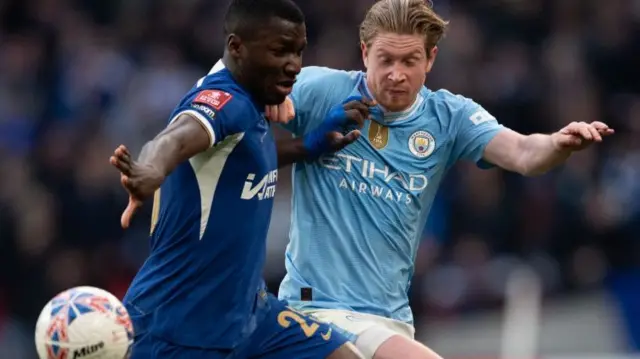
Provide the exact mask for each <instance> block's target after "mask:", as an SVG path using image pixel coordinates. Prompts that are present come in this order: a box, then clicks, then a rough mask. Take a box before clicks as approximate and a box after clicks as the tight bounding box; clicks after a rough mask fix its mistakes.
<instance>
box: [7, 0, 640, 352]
mask: <svg viewBox="0 0 640 359" xmlns="http://www.w3.org/2000/svg"><path fill="white" fill-rule="evenodd" d="M225 3H226V2H225V1H223V0H206V1H200V0H189V1H186V0H161V1H151V0H148V1H143V0H126V1H125V0H94V1H80V0H78V1H71V0H18V1H15V0H0V168H1V170H0V171H1V173H2V177H0V358H24V359H29V358H32V357H33V355H34V354H33V349H32V347H33V344H32V340H33V339H32V333H33V327H34V323H35V319H36V316H37V314H38V312H39V310H40V309H41V307H42V306H43V305H44V303H45V302H46V301H47V300H48V299H49V298H50V297H51V296H52V295H54V294H55V293H56V292H58V291H60V290H62V289H65V288H68V287H72V286H76V285H79V284H91V285H95V286H99V287H103V288H105V289H108V290H110V291H112V292H113V293H115V294H117V295H118V296H121V295H122V294H123V293H124V291H125V290H126V287H127V285H128V283H129V281H130V279H131V277H132V275H133V274H134V273H135V271H136V268H137V267H138V266H139V265H140V264H141V261H143V260H144V257H145V254H146V250H147V243H146V240H145V237H146V235H147V233H148V215H149V211H150V207H151V206H150V205H149V206H147V207H146V208H145V213H143V214H141V215H140V216H139V217H138V218H137V219H136V221H135V225H134V227H133V228H132V229H131V230H129V231H127V232H126V233H123V231H122V230H121V229H120V228H119V216H120V213H121V210H122V209H123V208H124V206H125V204H126V196H125V195H124V193H123V191H122V190H121V188H120V187H119V181H118V175H117V173H116V172H115V170H114V169H112V168H110V166H109V165H108V162H107V161H108V157H109V155H110V153H111V151H112V150H113V149H114V148H115V146H116V145H118V144H120V143H125V144H127V145H129V146H130V148H132V149H133V150H134V152H137V150H138V149H139V148H140V147H141V145H142V144H143V143H144V142H145V141H146V140H148V139H149V138H151V136H153V135H154V134H155V133H156V132H157V131H158V130H160V129H161V128H162V126H163V125H164V123H165V121H166V118H167V115H168V114H169V112H170V110H171V109H172V107H173V106H174V104H175V103H176V101H177V100H178V99H179V98H180V97H181V96H182V95H183V94H184V93H185V91H186V90H188V89H189V88H190V87H191V86H192V85H193V83H194V82H195V81H196V80H197V79H198V78H199V77H200V76H202V75H203V73H205V72H207V71H208V70H209V68H210V67H211V65H212V64H213V63H214V62H215V61H216V60H217V59H218V58H219V56H220V54H221V49H222V47H223V42H222V36H221V31H220V20H221V16H222V13H223V11H224V8H225ZM371 3H372V1H370V0H367V1H365V0H351V1H341V0H323V1H305V2H300V4H301V5H302V6H303V8H304V10H305V12H306V15H307V17H308V30H309V31H308V32H309V33H308V37H309V42H310V47H309V50H308V51H307V52H306V54H305V58H304V62H305V64H307V65H310V64H319V65H326V66H333V67H338V68H346V69H359V68H361V62H360V57H359V52H358V38H357V31H358V24H359V21H360V20H361V19H362V17H363V14H364V12H365V11H366V9H367V8H368V6H370V5H371ZM435 7H436V9H437V10H438V11H439V12H440V13H441V14H442V15H443V16H444V17H445V18H446V19H449V20H451V27H450V31H449V33H448V35H447V37H446V38H445V40H444V42H443V43H442V44H441V46H440V49H441V51H440V54H439V57H438V60H437V61H436V65H435V68H434V71H433V73H432V74H431V75H430V76H429V79H428V85H429V87H431V88H434V89H438V88H442V87H446V88H448V89H449V90H451V91H453V92H458V93H462V94H464V95H466V96H469V97H472V98H474V99H475V100H476V101H478V102H480V103H481V104H483V105H484V106H485V107H486V108H487V109H489V110H490V112H492V113H493V114H494V115H496V116H497V117H498V118H499V120H500V121H502V122H503V123H504V124H505V125H507V126H510V127H512V128H514V129H516V130H518V131H521V132H524V133H530V132H550V131H552V130H556V129H559V128H560V127H562V126H563V125H565V124H567V123H569V122H571V121H593V120H603V121H605V122H607V123H609V124H610V125H611V126H613V127H614V128H615V129H616V130H617V134H616V135H615V136H614V137H613V138H610V139H608V140H607V141H606V143H605V144H603V145H601V146H595V147H593V148H591V149H589V150H587V151H584V152H582V153H580V154H576V155H575V156H573V158H571V160H570V161H569V164H568V165H566V166H565V167H563V168H561V169H559V170H557V171H554V172H553V173H550V174H548V175H546V176H543V177H540V178H535V179H524V178H521V177H519V176H516V175H510V174H506V173H504V172H502V171H499V170H491V171H480V170H477V169H475V168H472V166H468V165H461V166H458V167H457V168H456V169H455V171H453V173H451V174H450V175H449V176H448V179H447V180H446V181H445V182H444V186H443V188H442V190H441V193H440V196H439V197H438V200H437V202H436V204H435V206H434V208H433V213H432V216H431V217H430V220H429V225H428V227H427V230H426V231H425V235H424V240H423V243H422V246H421V249H420V253H419V256H418V267H417V273H416V276H415V279H414V284H413V288H412V289H413V290H412V297H413V300H414V308H415V312H416V314H417V324H418V338H419V339H421V340H423V341H425V342H426V343H427V344H429V345H431V346H432V347H434V348H435V349H436V350H438V351H440V352H441V353H443V354H448V355H449V356H451V357H455V356H466V357H475V358H477V357H479V356H480V355H482V356H484V357H487V356H494V357H495V356H496V355H499V354H500V353H502V354H505V353H507V354H508V353H509V351H508V350H507V349H505V348H504V345H502V344H504V343H503V341H501V340H502V339H505V338H511V339H509V340H507V344H509V343H512V345H513V343H515V342H518V341H519V340H523V341H524V343H525V344H522V343H521V344H522V345H516V346H520V347H521V348H522V347H523V346H524V347H526V346H527V345H531V342H533V343H535V344H534V347H535V348H537V349H538V351H539V353H540V354H545V355H556V354H564V355H571V354H576V355H579V354H584V353H592V354H593V353H595V354H601V355H599V356H596V357H600V358H614V356H607V355H604V354H607V353H608V354H612V355H615V354H620V353H624V352H628V351H632V350H638V348H640V343H639V342H640V339H638V337H639V336H640V335H639V334H638V332H639V331H640V329H638V327H639V326H640V324H637V323H635V322H636V321H640V308H639V307H640V279H639V278H640V270H639V268H638V267H639V264H640V260H639V257H640V252H639V244H640V238H639V235H638V233H639V232H638V230H640V228H639V227H640V142H637V141H639V140H640V71H638V70H637V67H638V65H640V32H639V31H638V30H639V22H640V1H638V0H607V1H604V2H603V1H596V0H556V1H554V0H435ZM284 173H287V174H288V172H287V171H283V175H281V179H282V180H281V182H280V183H279V188H278V203H277V208H276V211H275V214H274V218H273V221H272V233H271V235H270V242H269V244H270V246H269V249H270V253H269V265H268V267H267V268H266V275H267V278H268V279H269V282H270V286H271V289H272V290H275V289H277V284H278V281H279V279H280V278H281V276H282V274H283V264H282V253H283V249H284V245H285V244H286V240H287V239H286V235H287V227H288V210H289V202H288V201H289V194H290V183H289V176H288V175H286V176H285V175H284ZM363 235H365V234H363ZM522 265H525V266H526V268H529V269H533V271H534V273H536V276H535V278H537V279H538V280H539V281H540V282H541V284H542V286H541V288H542V289H543V290H542V293H543V294H544V301H543V302H542V309H543V310H542V314H541V317H540V318H539V319H540V320H539V322H538V323H537V324H536V320H535V318H537V316H536V315H528V314H535V310H536V308H538V306H537V305H535V303H533V304H531V305H530V306H529V305H528V304H527V303H528V302H530V301H528V300H527V298H529V299H530V298H534V297H535V290H533V289H530V288H529V287H527V286H528V285H529V284H527V283H528V282H526V281H525V282H521V281H518V280H514V281H511V283H515V287H517V286H518V283H520V284H522V283H524V286H525V287H526V288H524V289H523V290H521V291H520V292H521V294H520V295H515V296H514V298H516V299H515V300H513V301H510V302H509V303H515V304H516V305H515V306H514V308H515V310H514V311H511V310H507V311H504V310H503V309H504V308H505V306H504V300H503V299H504V298H505V288H506V287H508V286H507V284H506V283H508V282H509V280H508V279H509V278H511V276H510V275H509V274H510V273H512V269H513V268H521V267H522ZM527 288H529V289H527ZM221 295H224V294H221ZM518 308H519V309H518ZM527 308H528V309H527ZM503 313H516V314H511V315H509V316H507V317H508V318H511V319H513V318H516V319H515V321H514V322H512V323H511V324H508V322H509V321H510V320H511V319H509V320H506V321H505V320H504V317H503V315H502V314H503ZM518 313H519V314H518ZM518 318H519V319H518ZM212 320H213V321H215V318H212ZM505 323H506V324H507V325H506V327H505V326H504V324H505ZM514 323H515V324H514ZM505 328H507V330H504V329H505ZM509 328H510V329H509ZM505 333H506V335H507V336H506V337H505V336H504V334H505ZM517 333H520V334H517ZM527 333H529V334H527ZM535 333H539V334H540V335H539V336H538V339H539V340H533V339H535V338H536V335H535ZM509 335H512V336H513V337H510V336H509ZM514 338H515V339H514ZM527 338H529V339H527ZM532 338H533V339H532ZM632 338H635V341H634V340H632ZM514 341H515V342H514ZM501 343H502V344H501ZM526 343H529V344H526ZM507 346H508V345H507ZM505 355H506V354H505Z"/></svg>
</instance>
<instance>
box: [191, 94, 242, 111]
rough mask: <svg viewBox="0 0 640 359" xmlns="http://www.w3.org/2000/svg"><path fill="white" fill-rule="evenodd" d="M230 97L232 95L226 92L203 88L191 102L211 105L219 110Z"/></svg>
mask: <svg viewBox="0 0 640 359" xmlns="http://www.w3.org/2000/svg"><path fill="white" fill-rule="evenodd" d="M232 98H233V96H232V95H231V94H230V93H228V92H224V91H219V90H204V91H201V92H200V93H198V96H196V98H195V99H194V100H193V102H194V103H201V104H203V105H207V106H211V107H213V108H214V109H216V110H221V109H222V108H223V107H224V105H226V104H227V103H228V102H229V101H230V100H231V99H232Z"/></svg>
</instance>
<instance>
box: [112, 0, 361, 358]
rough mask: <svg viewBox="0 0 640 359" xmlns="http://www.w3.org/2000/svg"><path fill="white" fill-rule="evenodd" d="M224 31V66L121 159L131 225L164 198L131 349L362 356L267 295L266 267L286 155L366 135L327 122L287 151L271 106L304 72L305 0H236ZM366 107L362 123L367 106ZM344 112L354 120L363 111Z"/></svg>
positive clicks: (132, 296)
mask: <svg viewBox="0 0 640 359" xmlns="http://www.w3.org/2000/svg"><path fill="white" fill-rule="evenodd" d="M225 32H226V34H227V46H226V49H225V55H224V58H223V60H222V61H221V62H220V66H218V68H217V69H215V71H212V72H211V73H210V74H209V75H207V76H205V77H204V78H202V79H200V80H199V81H197V83H196V85H195V86H194V87H193V88H192V89H191V90H190V91H189V92H188V93H187V94H186V95H185V97H184V98H183V99H182V100H181V101H180V103H179V104H178V105H177V107H176V108H175V110H174V111H173V113H172V114H171V117H170V121H169V124H168V126H167V127H166V129H165V130H164V131H162V132H161V133H160V134H159V135H157V136H156V138H155V139H153V140H152V141H150V142H149V143H147V144H146V145H145V146H144V148H143V149H142V152H141V154H140V156H139V158H138V160H137V161H134V160H133V159H132V158H131V155H130V153H129V151H128V150H127V149H126V147H124V146H120V147H119V148H117V149H116V151H115V153H114V155H113V156H112V157H111V159H110V161H111V164H112V165H114V166H115V167H116V168H117V169H118V170H119V171H120V172H121V182H122V184H123V186H124V187H125V189H126V190H127V191H128V192H129V195H130V199H129V205H128V207H127V209H125V212H124V213H123V216H122V225H123V227H125V228H126V227H128V226H129V223H130V220H131V216H132V215H133V213H134V212H135V210H136V209H137V208H138V207H140V206H141V205H142V201H143V200H144V199H146V198H149V197H150V196H152V195H153V196H154V197H155V201H154V208H153V213H152V223H151V235H150V245H151V253H150V255H149V258H148V259H147V260H146V261H145V263H144V264H143V265H142V268H141V269H140V270H139V272H138V274H137V275H136V277H135V279H134V280H133V282H132V283H131V286H130V288H129V290H128V292H127V294H126V296H125V298H124V300H123V302H124V304H125V306H126V307H127V310H128V312H129V314H130V316H131V318H132V321H133V324H134V331H135V338H134V344H133V347H132V351H131V358H132V359H139V358H140V359H141V358H163V359H173V358H176V359H177V358H189V359H205V358H206V359H216V358H221V359H222V358H256V359H258V358H260V359H271V358H273V359H278V358H282V359H288V358H309V359H312V358H318V359H319V358H332V359H353V358H359V357H360V355H359V354H358V352H357V350H356V349H355V348H354V346H353V344H351V343H349V342H348V339H347V338H345V337H344V336H342V335H341V334H340V333H336V332H334V331H333V329H332V327H330V326H329V325H327V324H323V323H319V322H317V321H315V320H313V319H310V318H308V317H306V316H305V315H303V314H300V313H297V312H296V311H294V310H293V309H291V308H289V307H288V306H287V303H286V302H283V301H279V300H278V299H277V298H275V297H274V296H273V295H271V294H268V293H267V292H266V289H265V285H264V281H263V279H262V277H261V272H262V269H263V268H262V267H263V264H264V261H265V252H266V248H265V247H266V236H267V231H268V227H269V221H270V218H271V211H272V208H273V198H274V195H275V190H276V184H277V180H278V165H280V164H281V163H279V160H280V158H281V155H286V149H287V148H289V149H294V150H295V149H299V148H301V149H302V150H303V153H304V154H306V155H309V154H316V153H321V152H323V151H325V150H337V149H340V148H342V147H344V146H345V145H347V144H349V143H351V142H352V141H353V140H355V138H354V137H353V135H351V136H342V137H341V140H340V141H337V142H336V141H328V139H329V138H333V137H335V136H334V135H331V133H330V132H331V131H329V130H328V129H327V128H326V126H325V127H323V126H320V127H319V128H318V129H317V131H316V132H313V131H311V132H310V134H311V135H310V136H307V137H306V139H305V140H290V141H288V142H289V143H288V144H287V145H288V146H289V147H287V146H284V147H283V149H284V150H285V151H281V150H280V149H276V143H275V141H274V138H273V136H272V133H271V131H270V125H269V123H268V122H267V120H266V119H265V117H264V114H263V112H264V109H265V106H266V105H272V104H279V103H281V102H283V101H284V99H285V97H286V96H287V95H288V94H289V93H290V92H291V89H292V86H293V83H294V81H295V79H296V76H297V74H298V73H299V72H300V68H301V55H302V50H303V49H304V47H305V45H306V30H305V25H304V17H303V15H302V13H301V11H300V9H299V8H298V7H297V5H295V3H293V2H291V1H290V0H233V1H232V3H231V5H230V7H229V9H228V11H227V15H226V17H225ZM359 106H360V108H361V109H362V111H361V112H358V116H356V117H357V120H359V121H355V122H351V123H354V124H356V125H357V124H358V123H359V124H362V122H363V119H364V117H365V116H366V111H367V107H366V106H365V105H364V104H363V103H360V105H359ZM342 108H343V107H342V106H340V109H342ZM341 111H342V112H341V114H342V116H341V117H340V118H341V120H343V121H345V123H346V121H348V120H349V119H352V118H353V115H354V114H353V113H351V115H352V116H349V114H348V113H347V112H346V111H344V110H341ZM318 131H320V132H318ZM298 147H299V148H298ZM296 153H299V152H296ZM282 158H287V157H286V156H284V157H282ZM292 160H295V158H293V159H292ZM282 164H286V162H282Z"/></svg>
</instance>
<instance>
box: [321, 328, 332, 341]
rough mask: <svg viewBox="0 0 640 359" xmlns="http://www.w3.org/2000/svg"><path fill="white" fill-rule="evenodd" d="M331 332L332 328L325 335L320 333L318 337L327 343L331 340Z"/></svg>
mask: <svg viewBox="0 0 640 359" xmlns="http://www.w3.org/2000/svg"><path fill="white" fill-rule="evenodd" d="M332 330H333V328H329V330H328V331H327V332H326V333H321V334H320V336H321V337H322V339H324V340H325V341H328V340H329V339H331V331H332Z"/></svg>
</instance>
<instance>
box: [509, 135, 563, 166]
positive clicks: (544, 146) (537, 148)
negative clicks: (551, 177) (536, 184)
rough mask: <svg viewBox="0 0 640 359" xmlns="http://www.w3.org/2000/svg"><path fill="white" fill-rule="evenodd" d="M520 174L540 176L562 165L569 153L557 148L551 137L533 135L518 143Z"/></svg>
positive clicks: (524, 137)
mask: <svg viewBox="0 0 640 359" xmlns="http://www.w3.org/2000/svg"><path fill="white" fill-rule="evenodd" d="M518 147H519V152H520V161H519V162H520V166H519V167H520V172H521V173H522V174H523V175H525V176H536V175H541V174H544V173H546V172H548V171H549V170H551V169H553V168H554V167H556V166H558V165H560V164H562V163H563V162H565V161H566V160H567V158H569V156H570V155H571V151H568V150H563V149H559V148H557V147H556V146H555V145H554V143H553V139H552V137H551V135H543V134H533V135H528V136H523V138H522V140H521V141H520V146H518Z"/></svg>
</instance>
